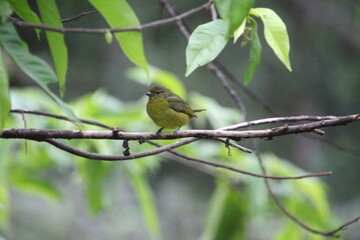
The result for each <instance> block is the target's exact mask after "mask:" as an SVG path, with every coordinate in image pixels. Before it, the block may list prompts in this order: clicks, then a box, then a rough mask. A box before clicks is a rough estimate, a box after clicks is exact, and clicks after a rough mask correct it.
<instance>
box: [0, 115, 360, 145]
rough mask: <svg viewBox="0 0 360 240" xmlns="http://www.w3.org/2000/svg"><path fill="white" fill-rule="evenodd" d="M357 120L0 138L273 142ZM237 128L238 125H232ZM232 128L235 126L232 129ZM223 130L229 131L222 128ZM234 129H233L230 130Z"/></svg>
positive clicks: (23, 132) (10, 133)
mask: <svg viewBox="0 0 360 240" xmlns="http://www.w3.org/2000/svg"><path fill="white" fill-rule="evenodd" d="M359 120H360V115H359V114H353V115H348V116H338V117H332V118H330V119H324V120H319V121H315V122H310V123H303V124H296V125H288V124H284V125H283V126H279V127H273V128H270V129H264V130H243V131H234V130H231V131H225V130H221V129H220V130H184V131H178V132H177V133H172V132H167V133H161V134H156V133H149V132H123V131H118V130H112V131H96V130H54V129H52V130H43V129H25V128H17V129H4V130H2V131H1V132H0V138H20V139H31V140H36V141H44V140H46V139H52V138H57V139H121V140H142V141H144V140H157V139H164V140H165V139H179V138H189V137H195V138H200V139H213V138H229V139H233V140H237V141H239V140H243V139H248V138H264V139H272V138H274V137H278V136H283V135H289V134H298V133H304V132H311V131H313V130H314V129H318V128H324V127H330V126H339V125H346V124H349V123H352V122H355V121H359ZM235 126H237V125H235ZM233 127H234V126H233ZM225 129H231V128H230V127H229V128H225ZM232 129H233V128H232Z"/></svg>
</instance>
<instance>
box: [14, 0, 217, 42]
mask: <svg viewBox="0 0 360 240" xmlns="http://www.w3.org/2000/svg"><path fill="white" fill-rule="evenodd" d="M211 4H212V1H211V0H210V1H209V2H207V3H205V4H203V5H201V6H199V7H196V8H193V9H190V10H189V11H187V12H184V13H182V14H180V15H178V16H176V17H171V18H167V19H162V20H156V21H153V22H149V23H145V24H143V25H140V26H130V27H122V28H60V27H53V26H49V25H45V24H36V23H29V22H25V21H22V20H20V19H17V18H14V17H9V21H10V22H12V23H14V24H16V25H17V26H19V27H23V28H32V29H41V30H45V31H52V32H59V33H87V34H99V35H103V34H105V33H107V32H111V33H117V32H139V31H143V30H144V29H147V28H152V27H157V26H161V25H165V24H168V23H172V22H176V21H179V20H180V19H183V18H186V17H189V16H191V15H193V14H195V13H197V12H200V11H202V10H204V9H209V7H210V5H211ZM70 20H72V19H70ZM65 21H68V19H65Z"/></svg>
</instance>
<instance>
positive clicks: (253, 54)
mask: <svg viewBox="0 0 360 240" xmlns="http://www.w3.org/2000/svg"><path fill="white" fill-rule="evenodd" d="M260 60H261V43H260V40H259V35H258V27H257V23H256V22H255V21H254V20H251V48H250V62H249V65H248V66H247V68H246V71H245V77H244V84H245V85H248V84H249V83H250V82H251V80H252V78H253V76H254V72H255V69H256V68H257V66H258V65H259V63H260Z"/></svg>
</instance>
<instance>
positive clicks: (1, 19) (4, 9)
mask: <svg viewBox="0 0 360 240" xmlns="http://www.w3.org/2000/svg"><path fill="white" fill-rule="evenodd" d="M11 13H12V11H11V8H10V4H9V1H7V0H0V24H5V23H6V21H7V19H8V17H9V16H10V15H11Z"/></svg>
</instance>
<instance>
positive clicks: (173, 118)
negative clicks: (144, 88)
mask: <svg viewBox="0 0 360 240" xmlns="http://www.w3.org/2000/svg"><path fill="white" fill-rule="evenodd" d="M146 111H147V113H148V115H149V117H150V118H151V119H152V120H153V121H154V122H155V124H156V125H158V126H159V127H162V128H168V129H175V128H179V127H181V126H184V125H186V124H187V123H188V122H189V120H190V117H189V115H187V114H185V113H181V112H176V111H175V110H173V109H171V108H170V107H169V105H168V103H167V101H166V100H163V99H156V100H152V99H149V101H148V103H147V105H146Z"/></svg>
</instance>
